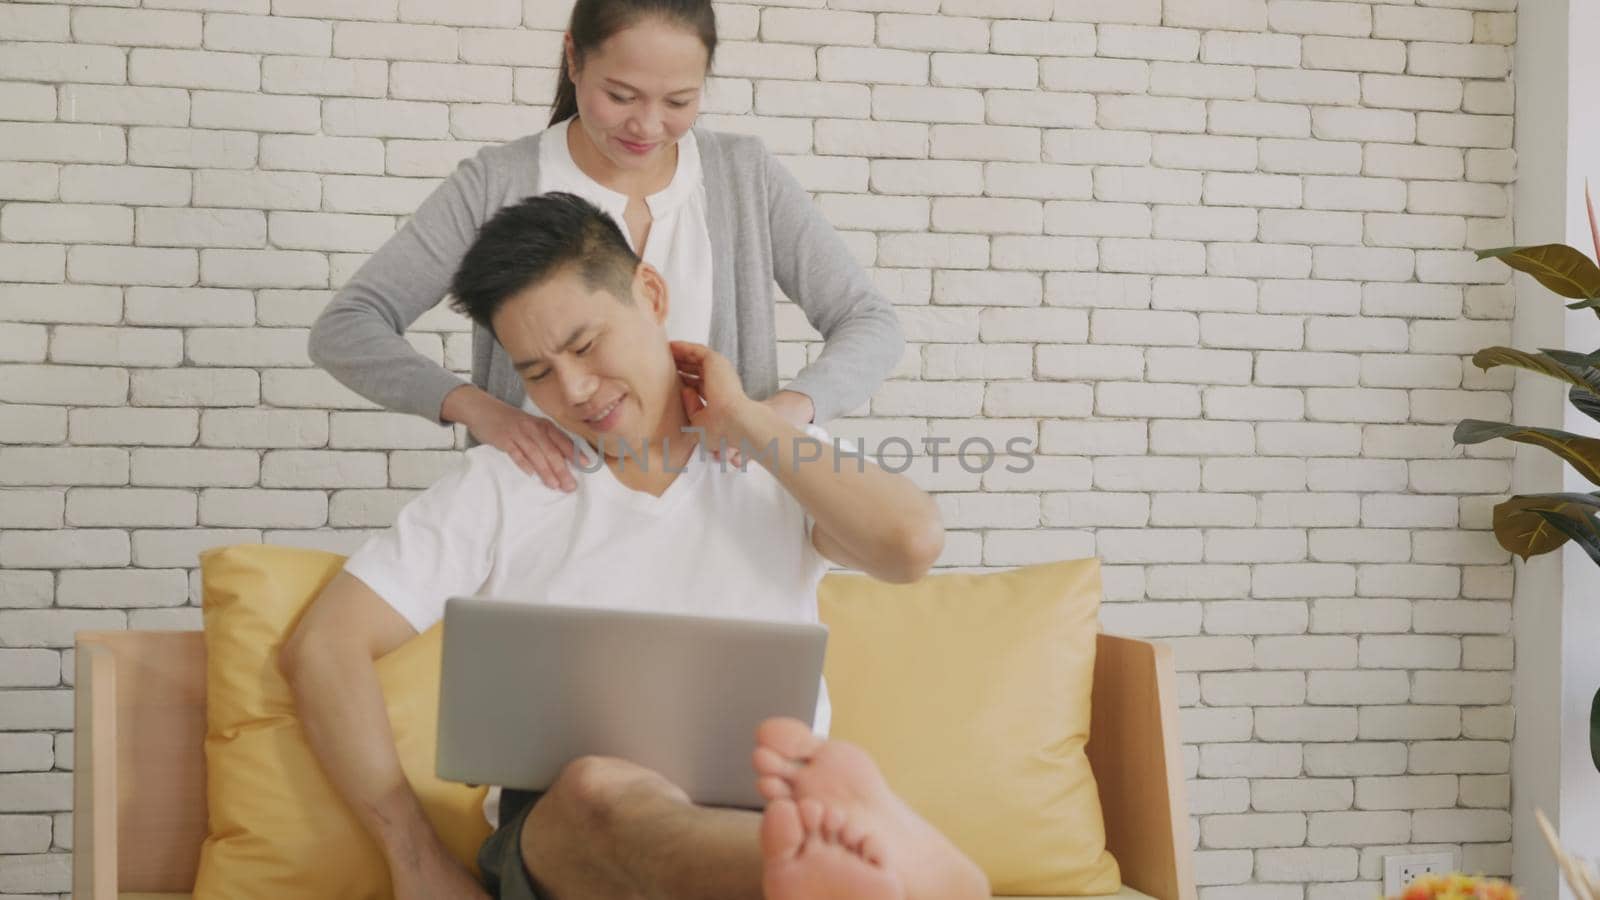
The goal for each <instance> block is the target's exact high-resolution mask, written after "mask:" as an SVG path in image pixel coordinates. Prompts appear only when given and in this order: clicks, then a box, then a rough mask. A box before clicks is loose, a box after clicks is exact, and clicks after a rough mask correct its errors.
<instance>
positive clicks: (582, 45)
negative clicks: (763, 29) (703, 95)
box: [550, 0, 717, 125]
mask: <svg viewBox="0 0 1600 900" xmlns="http://www.w3.org/2000/svg"><path fill="white" fill-rule="evenodd" d="M644 18H657V19H661V20H663V21H666V22H670V23H672V24H674V25H681V26H683V27H684V28H687V29H689V30H690V31H693V32H695V33H696V34H697V35H699V36H700V43H702V44H704V45H705V47H706V67H707V69H708V70H709V68H710V66H711V57H712V56H714V55H716V52H717V15H716V13H715V12H714V11H713V10H712V9H711V0H578V2H577V3H575V4H573V7H572V21H570V22H569V23H567V33H568V34H570V35H572V52H573V56H575V57H576V59H574V60H573V64H574V65H577V66H580V67H581V66H582V65H583V58H584V56H585V55H587V54H588V53H589V51H591V50H593V49H595V48H596V47H599V46H600V45H601V44H604V43H605V42H606V41H607V40H609V39H610V38H611V36H612V35H614V34H616V33H617V32H619V31H622V30H623V29H625V28H631V27H633V26H634V25H635V24H637V23H638V22H639V20H640V19H644ZM563 46H565V45H563ZM577 114H578V90H577V87H576V86H575V85H573V83H572V75H571V74H570V73H569V72H568V70H567V58H566V51H565V50H563V51H562V54H561V71H560V74H559V75H557V76H556V99H555V103H553V104H551V107H550V124H551V125H554V124H556V123H558V122H565V121H566V120H568V119H570V118H572V117H573V116H575V115H577Z"/></svg>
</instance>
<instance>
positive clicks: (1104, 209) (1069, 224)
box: [1044, 200, 1154, 305]
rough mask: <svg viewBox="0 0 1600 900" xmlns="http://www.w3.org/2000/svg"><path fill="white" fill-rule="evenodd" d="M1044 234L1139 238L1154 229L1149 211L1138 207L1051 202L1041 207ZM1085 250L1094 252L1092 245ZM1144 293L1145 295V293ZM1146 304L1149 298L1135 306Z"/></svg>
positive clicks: (1118, 204) (1130, 204)
mask: <svg viewBox="0 0 1600 900" xmlns="http://www.w3.org/2000/svg"><path fill="white" fill-rule="evenodd" d="M1044 230H1045V233H1046V234H1070V235H1081V236H1085V237H1132V238H1139V237H1149V236H1151V235H1152V234H1153V233H1154V225H1153V224H1152V217H1151V214H1150V207H1148V206H1146V205H1144V204H1142V203H1092V202H1076V201H1070V200H1054V201H1050V202H1047V203H1046V204H1045V207H1044ZM1089 249H1090V250H1094V247H1093V245H1092V242H1091V246H1090V247H1089ZM1091 258H1098V257H1091ZM1114 277H1124V276H1114ZM1146 282H1148V279H1146ZM1146 287H1148V283H1147V284H1146ZM1145 293H1146V294H1148V291H1145ZM1148 304H1149V298H1148V297H1145V298H1144V300H1143V301H1142V303H1139V304H1138V305H1148ZM1118 305H1120V304H1118Z"/></svg>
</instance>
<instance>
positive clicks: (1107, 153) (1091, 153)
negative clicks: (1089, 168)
mask: <svg viewBox="0 0 1600 900" xmlns="http://www.w3.org/2000/svg"><path fill="white" fill-rule="evenodd" d="M1150 154H1151V138H1150V135H1148V134H1144V133H1142V132H1137V131H1102V130H1098V129H1096V130H1092V131H1091V130H1084V129H1077V130H1073V129H1068V130H1062V131H1050V132H1047V133H1046V134H1045V142H1044V158H1045V161H1046V162H1060V163H1079V164H1099V165H1144V164H1145V163H1148V162H1149V161H1150Z"/></svg>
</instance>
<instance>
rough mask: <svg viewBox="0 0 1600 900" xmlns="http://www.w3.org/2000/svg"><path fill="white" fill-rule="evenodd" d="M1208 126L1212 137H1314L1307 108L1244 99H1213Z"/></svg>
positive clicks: (1209, 104) (1210, 105) (1209, 105)
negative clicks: (1218, 135)
mask: <svg viewBox="0 0 1600 900" xmlns="http://www.w3.org/2000/svg"><path fill="white" fill-rule="evenodd" d="M1208 107H1209V119H1208V124H1207V127H1208V129H1209V130H1210V131H1211V133H1212V134H1237V135H1245V136H1249V137H1284V138H1301V137H1310V136H1311V114H1310V112H1309V111H1308V110H1307V109H1306V108H1305V107H1304V106H1298V105H1294V104H1288V103H1259V102H1252V101H1244V100H1212V101H1209V103H1208Z"/></svg>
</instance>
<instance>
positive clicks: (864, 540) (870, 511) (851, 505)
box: [731, 403, 944, 575]
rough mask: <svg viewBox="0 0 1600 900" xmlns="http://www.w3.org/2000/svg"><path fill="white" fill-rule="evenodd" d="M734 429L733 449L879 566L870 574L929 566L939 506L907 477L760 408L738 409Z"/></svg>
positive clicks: (938, 539)
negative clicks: (840, 451) (757, 464)
mask: <svg viewBox="0 0 1600 900" xmlns="http://www.w3.org/2000/svg"><path fill="white" fill-rule="evenodd" d="M732 431H733V434H732V436H731V439H732V440H733V441H735V442H736V444H735V446H737V447H738V448H739V449H740V450H741V452H743V453H745V454H747V455H748V456H751V457H754V459H755V460H756V461H758V462H760V464H761V465H762V466H763V467H765V468H766V469H767V470H768V471H770V472H772V473H773V475H775V476H776V477H777V478H778V480H779V481H780V482H781V483H782V484H783V486H784V487H785V488H786V489H788V491H789V493H790V494H792V495H793V496H794V498H795V499H796V500H798V501H799V502H800V505H801V506H802V507H804V508H805V510H806V512H808V513H810V514H811V517H812V518H813V519H815V520H816V522H817V524H818V525H819V526H821V527H822V528H823V529H825V530H826V531H827V533H828V534H829V535H831V536H832V537H833V538H834V539H836V540H837V541H839V543H840V544H842V545H844V546H845V547H846V548H848V549H849V551H850V554H851V555H852V556H853V557H855V558H856V559H858V560H860V561H862V562H863V563H864V564H867V565H869V566H874V567H878V571H870V570H869V573H870V574H874V575H878V574H880V573H882V572H903V571H907V570H916V569H919V568H926V566H927V565H928V564H930V563H931V558H930V557H932V556H937V555H938V552H939V547H941V546H942V545H943V542H944V528H943V526H942V524H941V523H940V520H939V510H938V507H937V506H936V505H935V504H934V502H933V499H932V498H931V497H929V496H928V495H927V494H926V493H924V492H923V491H922V490H921V489H920V488H918V487H917V486H916V484H914V483H913V482H912V481H911V480H910V479H909V478H906V477H904V476H902V475H896V474H892V473H890V472H886V471H884V470H883V469H881V468H879V467H878V466H877V465H875V464H873V463H872V462H871V461H869V460H865V459H864V458H863V457H856V456H849V455H843V456H841V455H840V454H838V453H835V452H834V448H833V446H832V444H830V443H828V442H824V441H816V440H814V439H812V438H810V437H809V436H808V435H806V433H805V432H803V431H801V430H800V429H798V428H795V427H794V426H793V425H791V424H789V423H788V422H787V421H784V419H783V418H782V416H780V415H779V414H778V413H776V412H774V411H773V410H772V409H770V408H768V407H765V406H763V405H762V404H758V403H752V404H745V405H742V406H741V408H740V410H739V412H738V413H736V414H735V415H734V417H733V429H732Z"/></svg>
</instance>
